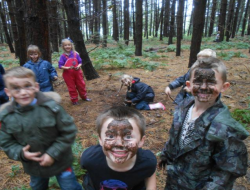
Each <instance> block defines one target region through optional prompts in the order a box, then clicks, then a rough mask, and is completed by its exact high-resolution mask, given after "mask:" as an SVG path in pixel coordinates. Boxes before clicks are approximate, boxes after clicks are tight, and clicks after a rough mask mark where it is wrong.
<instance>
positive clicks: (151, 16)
mask: <svg viewBox="0 0 250 190" xmlns="http://www.w3.org/2000/svg"><path fill="white" fill-rule="evenodd" d="M152 4H153V0H151V3H150V5H151V6H150V7H151V8H150V24H149V26H150V29H149V36H152V30H153V28H152V26H153V10H152V9H153V8H152Z"/></svg>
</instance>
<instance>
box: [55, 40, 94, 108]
mask: <svg viewBox="0 0 250 190" xmlns="http://www.w3.org/2000/svg"><path fill="white" fill-rule="evenodd" d="M62 48H63V50H64V53H63V54H62V55H61V57H60V60H59V62H58V67H59V69H63V79H64V81H65V83H66V85H67V87H68V91H69V95H70V100H71V102H72V104H73V105H78V104H79V102H78V94H79V95H80V97H81V98H82V100H84V101H91V99H89V98H87V90H86V85H85V82H84V79H83V73H82V70H81V69H80V68H81V66H82V59H81V58H80V56H79V54H78V53H77V52H76V51H75V48H74V44H73V41H72V40H70V39H63V40H62Z"/></svg>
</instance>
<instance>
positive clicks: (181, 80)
mask: <svg viewBox="0 0 250 190" xmlns="http://www.w3.org/2000/svg"><path fill="white" fill-rule="evenodd" d="M189 75H190V72H189V71H188V72H187V73H186V74H185V75H182V76H180V77H178V78H177V79H175V80H174V81H173V82H171V83H170V84H169V88H170V89H171V90H172V89H175V88H178V87H180V86H182V85H185V83H186V81H187V80H188V79H189Z"/></svg>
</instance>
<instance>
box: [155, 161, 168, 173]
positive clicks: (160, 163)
mask: <svg viewBox="0 0 250 190" xmlns="http://www.w3.org/2000/svg"><path fill="white" fill-rule="evenodd" d="M166 165H167V163H166V161H163V160H160V162H158V164H157V169H158V170H162V169H163V172H164V171H165V168H166Z"/></svg>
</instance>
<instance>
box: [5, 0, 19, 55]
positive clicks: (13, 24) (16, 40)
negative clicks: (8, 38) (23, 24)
mask: <svg viewBox="0 0 250 190" xmlns="http://www.w3.org/2000/svg"><path fill="white" fill-rule="evenodd" d="M6 1H7V3H8V8H9V15H10V19H11V28H12V32H13V36H14V43H15V55H16V56H15V57H16V58H17V57H19V55H20V48H19V47H20V41H19V38H18V31H17V24H16V17H15V13H14V8H13V1H12V0H6Z"/></svg>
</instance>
